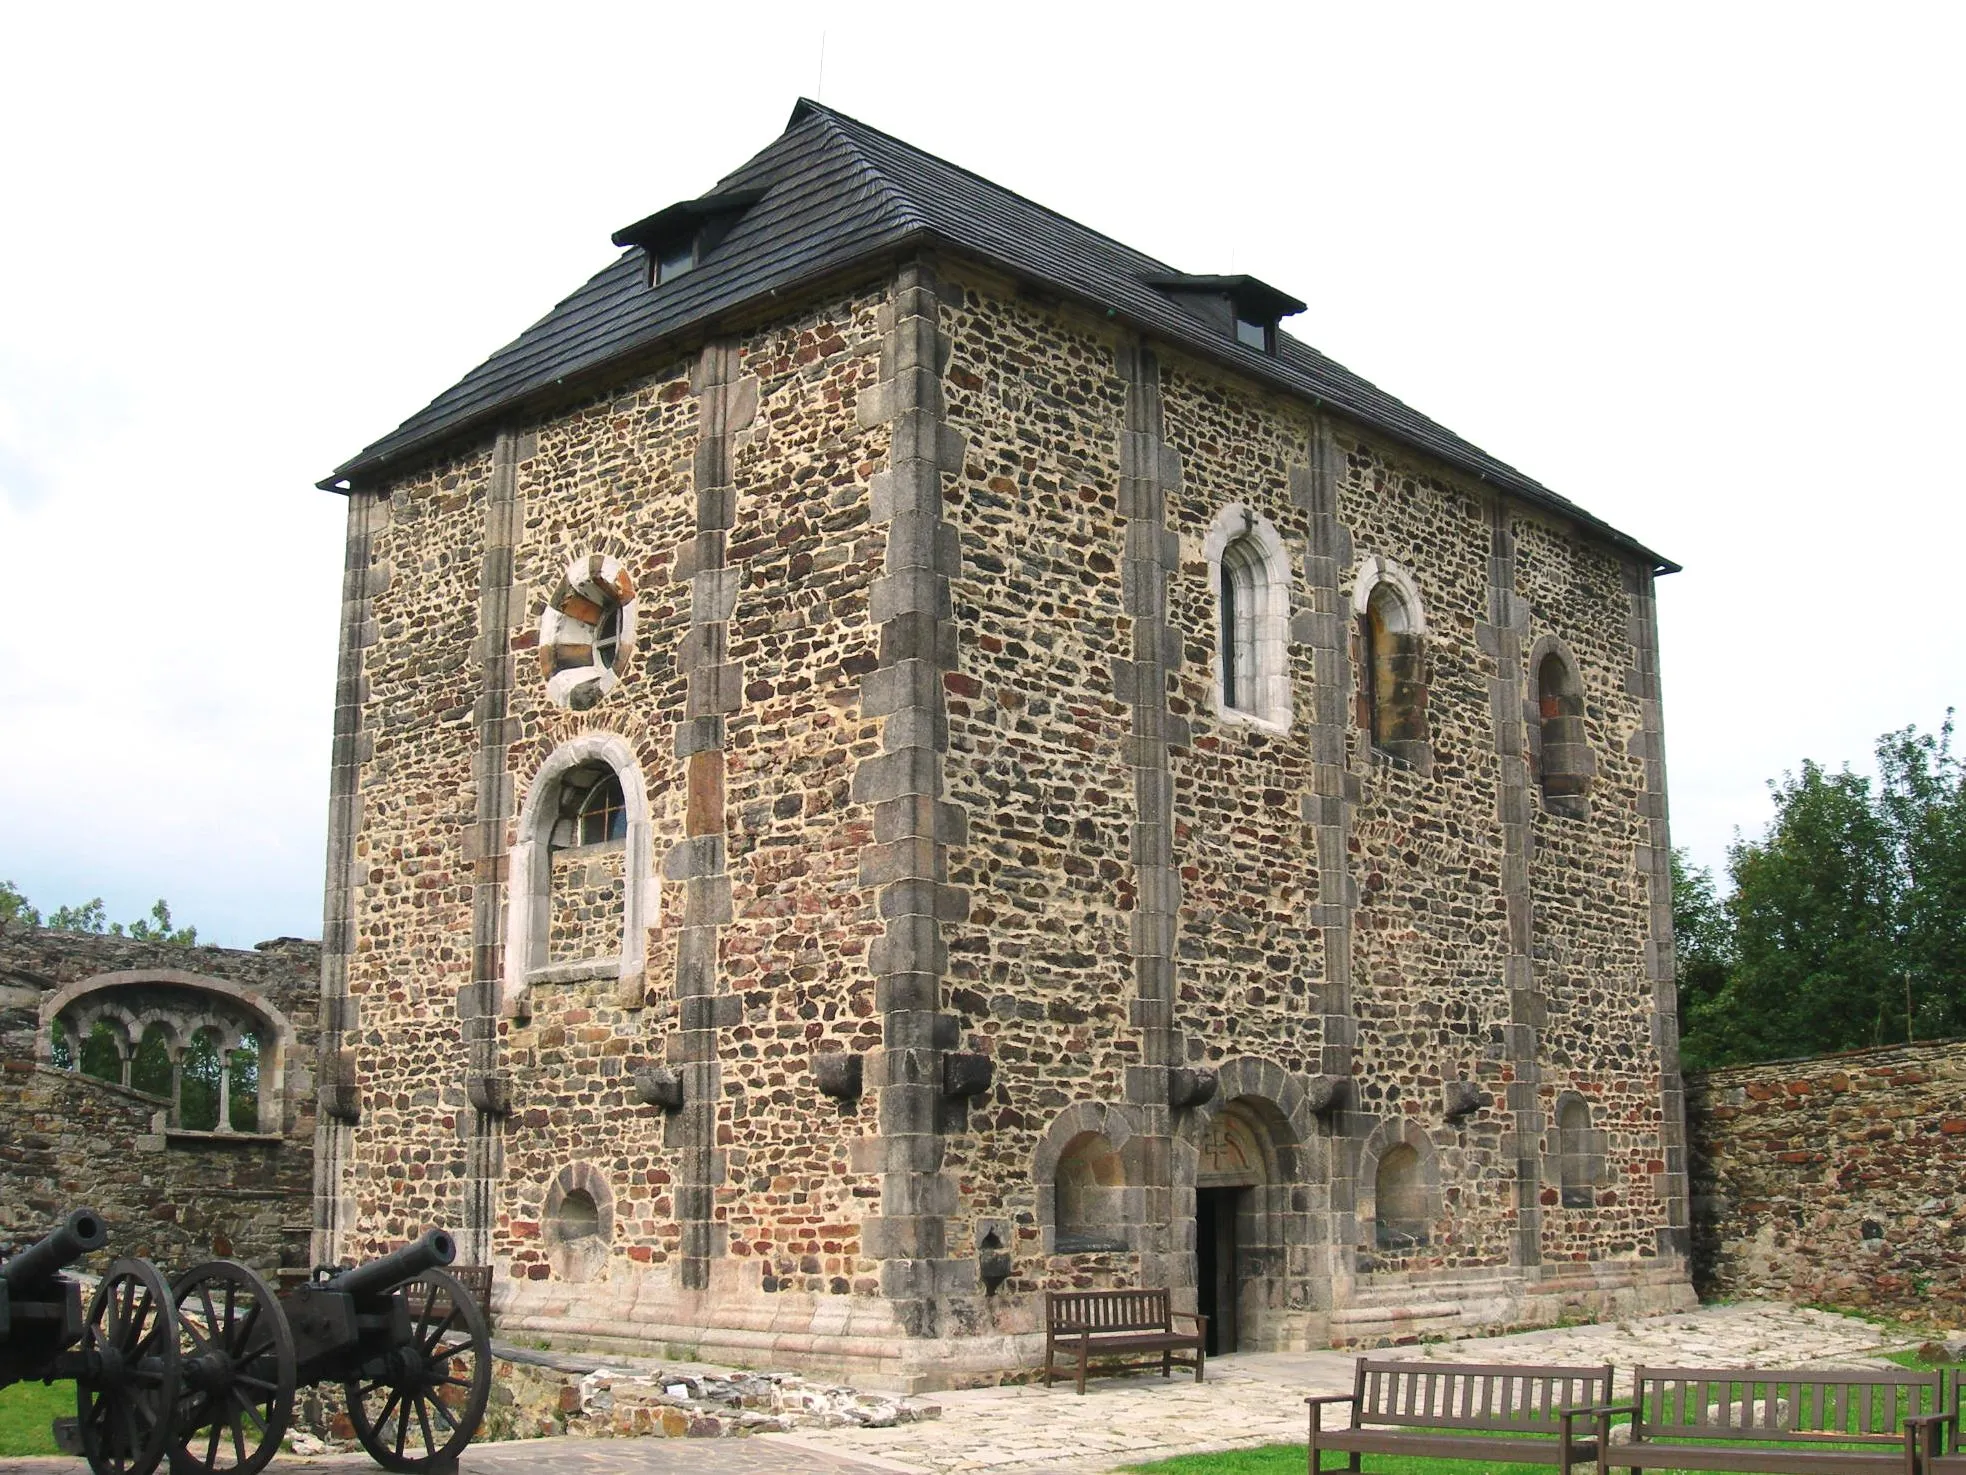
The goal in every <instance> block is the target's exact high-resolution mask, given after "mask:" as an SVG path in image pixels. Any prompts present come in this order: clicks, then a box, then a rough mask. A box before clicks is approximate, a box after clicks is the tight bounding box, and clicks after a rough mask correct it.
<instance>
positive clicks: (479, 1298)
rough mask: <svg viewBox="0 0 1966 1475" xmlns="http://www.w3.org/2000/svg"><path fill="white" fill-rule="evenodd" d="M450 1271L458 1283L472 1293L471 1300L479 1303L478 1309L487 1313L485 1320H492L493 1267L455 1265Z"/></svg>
mask: <svg viewBox="0 0 1966 1475" xmlns="http://www.w3.org/2000/svg"><path fill="white" fill-rule="evenodd" d="M450 1271H451V1275H452V1276H453V1277H455V1278H456V1280H457V1283H458V1284H459V1285H461V1286H463V1287H464V1289H465V1290H467V1291H469V1292H470V1293H471V1298H472V1299H473V1300H474V1301H476V1302H477V1303H478V1308H479V1309H480V1310H481V1311H483V1312H484V1313H485V1319H486V1320H487V1321H490V1320H491V1289H492V1268H491V1266H489V1265H453V1266H451V1267H450Z"/></svg>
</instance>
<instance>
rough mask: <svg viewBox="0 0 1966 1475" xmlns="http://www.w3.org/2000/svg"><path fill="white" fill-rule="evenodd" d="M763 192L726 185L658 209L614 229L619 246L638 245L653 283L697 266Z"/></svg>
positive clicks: (661, 281)
mask: <svg viewBox="0 0 1966 1475" xmlns="http://www.w3.org/2000/svg"><path fill="white" fill-rule="evenodd" d="M764 197H765V192H764V191H763V190H762V189H733V190H724V191H722V192H721V193H719V194H709V195H705V196H703V197H702V198H701V199H698V200H684V201H683V202H682V203H681V204H680V205H671V206H670V207H669V208H668V209H667V210H658V211H657V212H656V213H655V214H653V215H651V216H649V217H648V218H647V219H646V220H638V221H636V222H635V223H634V224H633V225H630V226H624V227H623V228H622V229H620V230H618V231H616V232H615V233H614V243H615V245H617V246H639V247H641V248H642V253H643V255H644V256H645V257H647V259H648V279H649V285H650V286H652V287H660V286H662V285H663V284H664V283H666V282H673V281H675V280H676V278H677V277H679V276H682V275H683V274H684V273H686V272H692V271H695V270H696V268H697V267H699V266H701V265H702V264H703V263H704V261H705V260H707V259H708V258H709V255H710V253H711V252H712V251H715V250H716V249H717V247H718V246H720V245H721V244H723V239H724V237H725V236H727V235H729V234H730V233H731V231H732V230H733V229H735V228H736V226H737V223H738V221H739V220H741V219H742V218H743V216H744V212H745V211H746V210H749V209H750V208H751V207H752V206H753V205H755V204H757V203H758V201H760V200H762V199H763V198H764Z"/></svg>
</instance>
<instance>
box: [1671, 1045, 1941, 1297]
mask: <svg viewBox="0 0 1966 1475" xmlns="http://www.w3.org/2000/svg"><path fill="white" fill-rule="evenodd" d="M1686 1098H1687V1115H1688V1118H1689V1120H1690V1123H1691V1139H1692V1142H1693V1144H1694V1151H1693V1154H1692V1193H1693V1210H1694V1215H1693V1222H1694V1273H1695V1277H1696V1283H1697V1284H1698V1285H1699V1287H1700V1290H1701V1293H1702V1294H1703V1295H1707V1296H1718V1297H1729V1296H1750V1295H1758V1296H1777V1297H1781V1298H1784V1299H1787V1300H1793V1301H1819V1302H1825V1303H1828V1304H1830V1305H1836V1306H1872V1307H1876V1308H1878V1309H1879V1310H1881V1311H1890V1312H1900V1313H1906V1314H1909V1315H1913V1316H1916V1317H1921V1318H1926V1319H1933V1318H1938V1319H1944V1318H1945V1317H1946V1316H1948V1315H1949V1316H1950V1317H1952V1318H1954V1319H1956V1318H1957V1316H1958V1315H1959V1313H1960V1311H1961V1309H1962V1308H1966V1255H1962V1254H1961V1247H1962V1245H1966V1193H1962V1191H1961V1184H1962V1183H1966V1042H1962V1041H1959V1040H1946V1041H1937V1042H1934V1043H1930V1044H1917V1045H1898V1046H1892V1047H1888V1048H1884V1049H1876V1050H1853V1051H1850V1052H1848V1053H1845V1054H1839V1055H1826V1056H1820V1057H1817V1058H1815V1059H1812V1060H1788V1061H1777V1062H1775V1063H1773V1064H1769V1065H1743V1066H1734V1067H1731V1068H1729V1069H1726V1070H1715V1071H1710V1072H1707V1073H1705V1074H1695V1075H1689V1076H1688V1077H1687V1093H1686Z"/></svg>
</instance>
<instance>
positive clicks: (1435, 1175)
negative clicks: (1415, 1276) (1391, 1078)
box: [1358, 1117, 1441, 1262]
mask: <svg viewBox="0 0 1966 1475" xmlns="http://www.w3.org/2000/svg"><path fill="white" fill-rule="evenodd" d="M1358 1185H1359V1204H1358V1218H1359V1232H1360V1235H1361V1241H1362V1248H1364V1249H1366V1250H1368V1251H1370V1252H1372V1254H1373V1255H1375V1256H1376V1257H1377V1258H1378V1259H1379V1260H1381V1261H1394V1262H1397V1261H1399V1260H1403V1259H1405V1258H1406V1257H1407V1256H1409V1255H1411V1254H1412V1253H1413V1252H1414V1251H1416V1250H1419V1249H1422V1248H1424V1247H1425V1246H1426V1245H1427V1244H1428V1243H1430V1242H1431V1241H1432V1239H1433V1237H1434V1227H1435V1221H1436V1220H1437V1219H1438V1218H1439V1215H1440V1202H1441V1195H1440V1163H1439V1160H1438V1158H1437V1156H1436V1155H1435V1153H1434V1147H1433V1142H1432V1140H1431V1139H1430V1138H1429V1137H1428V1136H1427V1134H1426V1132H1425V1130H1424V1129H1423V1128H1422V1127H1421V1126H1420V1125H1419V1124H1418V1123H1417V1122H1413V1121H1410V1120H1407V1119H1405V1118H1398V1117H1396V1118H1391V1119H1388V1120H1384V1121H1382V1122H1380V1124H1379V1125H1378V1126H1377V1127H1376V1128H1374V1129H1373V1131H1372V1132H1371V1133H1370V1134H1369V1135H1368V1136H1367V1138H1366V1140H1365V1143H1364V1145H1363V1146H1362V1148H1361V1150H1360V1154H1359V1176H1358Z"/></svg>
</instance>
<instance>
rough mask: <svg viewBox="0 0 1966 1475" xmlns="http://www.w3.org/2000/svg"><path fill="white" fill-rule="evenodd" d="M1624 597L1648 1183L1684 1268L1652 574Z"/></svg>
mask: <svg viewBox="0 0 1966 1475" xmlns="http://www.w3.org/2000/svg"><path fill="white" fill-rule="evenodd" d="M1625 594H1626V596H1627V597H1628V598H1629V599H1630V600H1631V616H1630V625H1629V631H1630V645H1631V653H1632V664H1631V668H1630V669H1629V670H1628V671H1627V672H1626V673H1625V690H1626V691H1627V692H1629V693H1630V694H1631V695H1632V696H1634V697H1636V698H1637V699H1638V710H1639V727H1638V731H1637V732H1636V733H1635V734H1633V736H1632V741H1631V752H1632V756H1633V757H1635V758H1638V759H1639V760H1641V761H1642V762H1643V763H1644V765H1645V789H1644V792H1643V793H1642V794H1641V795H1640V796H1639V814H1640V821H1639V838H1638V844H1637V846H1636V849H1635V854H1634V859H1635V861H1636V864H1637V868H1638V874H1639V876H1640V877H1641V878H1642V879H1643V880H1644V882H1645V891H1646V917H1647V927H1646V939H1645V971H1646V976H1647V978H1648V980H1649V981H1650V983H1651V985H1652V1046H1653V1049H1654V1050H1656V1051H1657V1052H1658V1056H1659V1095H1660V1108H1661V1120H1660V1124H1659V1136H1660V1147H1661V1148H1662V1149H1663V1151H1662V1153H1661V1156H1662V1157H1663V1159H1664V1161H1665V1165H1666V1167H1665V1172H1664V1173H1663V1174H1661V1175H1659V1177H1658V1178H1657V1179H1656V1180H1655V1184H1654V1188H1655V1191H1656V1192H1657V1193H1658V1195H1659V1199H1660V1202H1661V1203H1662V1204H1663V1205H1664V1206H1665V1211H1666V1222H1665V1224H1664V1225H1663V1226H1662V1227H1661V1228H1660V1229H1659V1231H1658V1244H1659V1253H1660V1254H1661V1255H1662V1256H1676V1257H1678V1259H1679V1262H1680V1264H1681V1266H1682V1267H1690V1265H1691V1259H1692V1251H1693V1241H1692V1230H1691V1221H1690V1219H1689V1218H1688V1207H1689V1202H1688V1197H1687V1194H1688V1190H1687V1183H1686V1170H1687V1164H1686V1095H1685V1088H1684V1086H1683V1084H1682V1082H1681V1080H1680V1071H1679V994H1678V990H1677V987H1676V983H1675V980H1676V978H1677V963H1676V960H1675V957H1674V953H1673V935H1672V834H1671V829H1670V826H1669V824H1668V822H1667V805H1666V725H1665V708H1664V705H1663V703H1662V702H1661V699H1660V691H1659V612H1658V596H1657V591H1656V586H1655V584H1654V576H1653V573H1652V570H1650V569H1648V568H1644V567H1641V566H1639V565H1628V566H1627V567H1626V569H1625Z"/></svg>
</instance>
